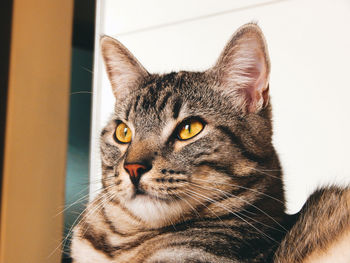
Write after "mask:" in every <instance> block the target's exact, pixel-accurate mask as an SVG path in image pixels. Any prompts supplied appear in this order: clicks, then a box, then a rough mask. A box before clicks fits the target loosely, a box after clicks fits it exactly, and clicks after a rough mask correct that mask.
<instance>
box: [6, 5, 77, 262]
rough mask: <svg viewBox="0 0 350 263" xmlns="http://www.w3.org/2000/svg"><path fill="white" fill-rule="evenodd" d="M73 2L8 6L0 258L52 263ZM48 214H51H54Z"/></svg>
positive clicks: (58, 231)
mask: <svg viewBox="0 0 350 263" xmlns="http://www.w3.org/2000/svg"><path fill="white" fill-rule="evenodd" d="M72 12H73V1H46V0H32V1H26V0H17V1H14V7H13V25H12V44H11V54H10V77H9V90H8V91H9V94H8V107H7V120H6V141H5V160H4V178H3V193H2V213H1V250H0V253H1V255H0V261H1V262H4V263H17V262H18V263H23V262H26V263H44V262H60V256H61V255H60V249H58V250H57V251H56V253H53V254H52V255H51V256H50V257H49V255H50V254H51V253H52V252H53V251H54V250H55V248H56V247H59V244H60V241H61V237H62V225H63V220H62V214H61V215H56V214H57V212H58V211H59V209H60V208H62V206H63V204H64V177H65V163H66V146H67V125H68V102H69V79H70V61H71V29H72ZM55 215H56V216H55Z"/></svg>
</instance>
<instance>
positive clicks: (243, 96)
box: [210, 23, 270, 113]
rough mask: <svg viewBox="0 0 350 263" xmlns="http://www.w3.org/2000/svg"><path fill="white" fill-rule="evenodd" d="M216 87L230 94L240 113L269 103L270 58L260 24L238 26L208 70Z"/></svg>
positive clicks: (252, 110)
mask: <svg viewBox="0 0 350 263" xmlns="http://www.w3.org/2000/svg"><path fill="white" fill-rule="evenodd" d="M210 71H211V72H213V73H214V74H216V77H217V79H218V81H219V89H221V90H222V92H223V93H224V94H227V95H228V96H229V97H231V98H232V99H233V100H234V102H233V103H235V104H236V105H237V107H239V108H240V110H242V111H243V112H245V113H247V112H254V113H256V112H258V111H259V110H261V109H262V108H264V107H265V106H266V105H267V104H268V100H269V94H268V93H269V92H268V90H269V74H270V61H269V55H268V51H267V46H266V42H265V38H264V36H263V33H262V32H261V29H260V28H259V26H257V25H256V24H254V23H249V24H246V25H244V26H242V27H241V28H239V29H238V30H237V31H236V33H235V34H234V35H233V37H232V38H231V40H230V41H229V42H228V43H227V45H226V47H225V48H224V50H223V52H222V53H221V55H220V57H219V59H218V61H217V63H216V65H215V66H214V67H213V68H212V69H211V70H210Z"/></svg>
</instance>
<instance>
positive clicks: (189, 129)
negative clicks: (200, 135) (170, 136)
mask: <svg viewBox="0 0 350 263" xmlns="http://www.w3.org/2000/svg"><path fill="white" fill-rule="evenodd" d="M185 129H186V130H188V133H191V124H186V125H185Z"/></svg>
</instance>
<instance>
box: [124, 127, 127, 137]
mask: <svg viewBox="0 0 350 263" xmlns="http://www.w3.org/2000/svg"><path fill="white" fill-rule="evenodd" d="M127 134H128V128H127V127H125V128H124V136H126V135H127Z"/></svg>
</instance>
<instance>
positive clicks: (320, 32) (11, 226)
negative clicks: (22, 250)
mask: <svg viewBox="0 0 350 263" xmlns="http://www.w3.org/2000/svg"><path fill="white" fill-rule="evenodd" d="M52 2H53V3H54V1H52ZM69 2H70V3H69V4H68V1H67V3H66V5H60V4H59V3H60V2H59V1H57V3H56V6H54V7H50V6H49V4H48V3H46V2H45V1H44V2H43V0H35V3H34V2H33V3H32V4H31V5H29V4H25V1H24V0H23V1H20V0H18V1H8V0H7V3H9V5H8V6H7V7H6V8H4V9H2V10H1V12H3V13H4V15H3V16H2V15H1V14H0V17H1V19H2V21H1V23H2V28H1V30H2V32H5V33H6V32H7V36H8V37H7V38H2V39H1V41H2V42H1V44H4V47H6V48H7V49H6V48H1V50H0V51H1V52H2V53H1V56H2V57H1V58H2V59H1V61H0V62H1V74H2V75H1V76H2V77H1V78H0V81H2V82H0V84H1V97H0V99H1V104H0V106H1V110H2V112H1V118H2V119H1V125H2V127H3V128H4V129H2V130H1V132H3V133H5V131H6V134H5V136H4V134H3V133H2V134H0V135H1V139H2V143H3V144H4V145H5V146H6V147H5V151H4V152H3V155H2V156H1V157H5V158H4V162H3V163H1V164H4V167H3V169H2V170H3V174H2V180H1V182H2V184H3V185H2V210H1V219H2V221H1V231H2V233H1V250H0V255H1V260H2V261H1V262H11V263H12V262H60V261H62V262H70V258H69V256H68V253H69V249H68V247H69V239H70V238H69V230H70V229H71V227H72V226H73V225H74V224H75V221H76V220H77V218H78V217H79V214H80V213H81V212H82V211H83V209H84V205H85V204H86V202H87V201H88V199H92V198H93V197H94V196H95V195H96V194H97V193H98V191H99V189H100V187H101V185H100V184H99V182H98V181H99V179H100V176H101V171H100V160H99V146H98V140H99V133H100V131H101V129H102V127H103V126H104V125H105V123H106V120H107V119H108V117H109V115H110V114H111V111H112V110H113V103H114V97H113V95H112V92H111V89H110V84H109V82H108V79H107V76H106V73H105V70H104V65H103V61H102V58H101V56H100V50H99V48H100V47H99V38H100V36H101V35H110V36H112V37H115V38H116V39H118V40H119V41H121V42H122V43H123V44H124V45H125V46H126V47H127V48H128V49H129V50H130V51H131V52H132V53H133V54H134V55H135V56H136V58H137V59H138V60H139V61H140V62H141V63H142V64H143V65H144V66H145V68H146V69H147V70H148V71H149V72H160V73H165V72H170V71H173V70H179V69H182V70H203V69H207V68H209V67H210V66H212V65H213V64H214V62H215V60H216V59H217V57H218V56H219V53H220V52H221V50H222V49H223V47H224V45H225V44H226V42H227V41H228V40H229V39H230V37H231V35H232V34H233V33H234V31H235V30H236V29H237V28H238V27H239V26H241V25H243V24H245V23H247V22H250V21H255V22H258V24H259V25H260V27H261V28H262V30H263V32H264V34H265V36H266V39H267V43H268V47H269V52H270V57H271V80H270V92H271V101H272V106H273V119H274V138H273V139H274V144H275V146H276V148H277V151H278V153H279V155H280V158H281V163H282V167H283V170H284V181H285V186H286V197H287V212H288V213H295V212H297V211H298V210H299V209H300V208H301V206H302V205H303V203H304V202H305V200H306V198H307V196H308V195H310V193H312V192H313V191H314V190H315V189H316V188H317V187H319V186H322V185H327V184H334V183H335V184H339V185H344V184H348V183H350V169H349V168H348V163H349V159H350V156H349V153H348V149H350V138H349V136H348V134H350V118H349V114H350V109H349V107H348V101H347V100H348V98H349V97H350V91H349V90H350V85H349V82H348V76H349V75H350V68H349V66H348V63H349V61H350V49H349V47H350V34H349V29H348V28H349V26H348V25H349V24H350V2H349V1H348V0H270V1H268V0H221V1H213V0H189V1H188V0H187V1H185V0H177V1H164V0H147V1H145V0H130V1H121V0H100V1H98V0H97V1H94V0H88V1H87V0H75V1H69ZM51 4H52V3H51ZM4 10H5V11H4ZM6 10H8V11H6ZM55 15H56V16H57V17H55ZM23 16H25V17H26V19H27V20H25V19H23ZM41 16H42V18H40V17H41ZM21 17H22V19H20V18H21ZM33 17H37V19H38V22H36V23H34V22H33V23H32V24H31V23H28V22H27V21H32V20H35V19H34V18H33ZM55 19H56V20H57V21H56V20H55ZM51 20H52V21H54V20H55V22H52V21H51ZM11 21H12V22H11ZM29 27H31V30H32V31H33V33H31V35H29V33H25V32H29V29H28V28H29ZM3 35H4V34H3ZM5 35H6V34H5ZM10 36H11V37H10ZM21 37H22V38H23V39H21ZM39 39H41V41H39ZM9 40H11V41H9ZM43 41H46V42H45V43H42V42H43ZM58 41H62V43H61V44H59V45H58V44H57V43H58ZM53 43H56V44H53ZM24 44H26V45H24ZM47 46H49V47H51V48H50V49H48V51H47V52H46V53H45V51H43V50H44V48H43V47H47ZM29 47H30V48H29ZM60 49H62V52H63V53H62V54H65V55H64V56H62V55H60V54H59V52H58V51H59V50H60ZM36 50H37V51H36ZM20 51H22V53H21V52H20ZM27 54H32V57H27V56H28V55H27ZM40 56H44V57H45V58H46V59H40ZM51 56H55V57H57V59H59V58H60V59H62V60H63V59H64V60H65V63H66V64H64V65H63V64H62V65H61V64H59V63H54V66H53V65H52V64H53V63H50V61H52V60H51ZM5 58H7V60H6V59H5ZM48 58H50V59H48ZM33 59H34V60H35V61H39V62H40V63H41V64H40V65H37V66H36V67H34V66H33V65H32V64H31V63H32V62H31V63H29V62H28V61H32V60H33ZM39 62H38V63H39ZM9 65H10V66H9ZM47 65H50V66H51V67H53V69H52V70H45V69H46V68H47V67H48V66H47ZM69 65H71V66H70V67H69ZM36 68H37V69H36ZM6 70H7V71H8V72H7V71H6ZM21 70H22V71H23V72H24V73H22V74H25V73H26V74H27V75H25V78H23V77H22V75H20V74H19V73H17V72H20V73H21V72H22V71H21ZM60 70H61V71H62V74H63V75H62V74H58V72H60ZM29 73H30V74H29ZM43 74H45V76H46V77H43ZM50 74H51V75H52V77H48V76H51V75H50ZM64 74H65V75H64ZM7 76H9V77H8V78H7ZM57 76H59V78H58V77H57ZM62 76H65V77H64V78H62ZM34 77H35V79H36V82H32V80H31V78H34ZM20 78H21V79H24V80H25V82H24V81H23V83H20V82H16V80H17V79H20ZM60 81H61V82H62V81H63V83H61V82H60ZM28 83H29V84H28ZM27 84H28V86H26V85H27ZM58 86H59V88H58V89H57V88H56V89H55V91H53V87H58ZM3 87H4V88H3ZM6 87H8V88H6ZM38 87H40V88H38ZM57 90H59V91H60V92H61V93H60V94H58V93H55V92H58V91H57ZM23 94H25V96H24V95H23ZM31 94H32V95H31ZM33 94H34V95H35V96H34V95H33ZM43 96H44V98H42V97H43ZM50 96H51V97H50ZM28 98H29V100H28ZM30 98H33V101H30ZM43 100H45V101H47V100H49V102H50V103H51V104H50V105H49V106H48V105H46V104H47V102H46V104H45V103H43V102H42V101H43ZM68 102H69V105H70V106H69V108H68ZM25 103H28V105H27V106H26V107H24V106H25V105H26V104H25ZM38 105H40V106H38ZM42 105H44V106H42ZM45 105H46V106H45ZM38 107H39V108H38ZM50 107H51V108H50ZM52 107H55V108H52ZM6 109H7V110H6ZM23 109H25V111H23ZM33 109H35V110H33ZM68 109H69V111H68ZM13 112H14V113H13ZM16 112H17V113H16ZM15 113H16V114H15ZM45 113H47V115H48V116H46V117H45V116H41V114H45ZM24 114H27V115H28V116H27V115H26V118H25V120H27V122H26V123H25V124H26V125H25V126H24V127H25V131H27V132H26V133H25V134H24V135H23V128H22V127H23V120H22V119H21V118H24ZM34 114H35V115H34ZM19 116H21V117H19ZM57 116H59V117H57ZM68 116H69V118H68ZM5 117H6V118H5ZM33 118H37V119H38V121H41V120H43V119H44V120H45V121H41V122H40V125H37V126H35V127H34V126H33V125H34V124H33V123H35V122H33V121H28V120H33ZM5 121H6V126H5ZM3 124H4V125H3ZM16 127H17V128H16ZM57 127H60V129H59V131H60V132H59V133H58V131H57ZM5 128H6V129H5ZM46 128H47V129H46ZM68 128H69V129H68ZM21 129H22V132H19V131H21ZM36 129H37V130H38V131H37V130H36ZM16 131H18V135H16V136H15V135H12V134H15V133H16ZM35 136H37V138H36V137H35ZM23 137H25V139H24V138H23ZM43 138H46V139H45V141H44V142H45V144H44V146H43V147H45V146H46V147H47V149H46V150H45V151H43V153H42V154H39V153H41V152H40V149H41V148H40V147H39V148H38V146H36V145H38V144H40V143H41V142H42V141H43ZM52 138H55V140H54V141H55V143H57V145H62V144H64V145H65V146H64V147H63V146H60V147H61V148H59V147H58V146H57V145H56V144H52V145H51V143H53V140H52ZM19 141H20V142H21V144H18V142H19ZM29 142H33V144H28V143H29ZM27 144H28V145H27ZM35 147H36V148H35ZM2 148H3V147H2ZM12 148H13V149H15V150H13V149H12ZM33 148H34V149H35V151H33V150H32V149H33ZM16 149H17V150H16ZM24 153H25V154H24ZM21 154H22V155H23V157H22V158H23V160H24V161H23V162H19V161H20V160H21V159H20V157H21V156H22V155H21ZM28 155H31V158H33V161H32V162H29V161H28V160H27V159H28ZM58 155H59V156H58ZM43 156H44V157H43ZM45 158H46V159H45ZM34 159H35V160H34ZM50 160H55V162H52V161H50ZM18 162H19V163H20V165H19V164H18ZM28 162H29V163H28ZM33 162H35V163H36V166H34V165H33ZM43 163H49V164H50V165H49V166H48V167H46V166H45V165H44V164H43ZM43 166H45V167H44V168H45V169H46V170H45V169H44V168H43ZM20 168H22V169H25V170H26V171H27V172H26V173H21V171H22V169H20ZM53 169H54V170H55V171H56V172H57V173H56V174H55V175H52V170H53ZM38 171H40V172H38ZM39 174H41V175H39ZM28 178H29V179H28ZM46 180H47V181H46ZM55 180H56V181H55ZM38 182H40V183H38ZM90 182H91V183H90ZM20 185H22V187H24V186H26V187H25V188H24V190H23V189H22V188H20ZM13 189H14V190H13ZM16 189H21V190H20V191H19V190H18V191H16ZM28 189H29V190H28ZM42 189H44V190H42ZM33 191H34V192H35V191H36V192H43V193H42V194H41V195H38V196H37V197H35V195H33V194H32V192H33ZM24 197H25V198H24ZM34 197H35V198H36V199H35V198H34ZM23 199H25V200H27V202H26V203H25V202H23ZM43 200H45V202H47V203H45V204H42V202H43ZM64 203H65V204H64ZM10 208H13V209H12V210H11V209H10ZM49 208H50V209H49ZM44 210H45V214H44V215H41V214H40V212H41V211H44ZM33 214H34V215H37V216H36V217H35V216H32V215H33ZM20 216H22V218H20V219H19V218H18V217H20ZM38 218H39V219H40V220H41V221H40V220H39V219H38ZM63 220H64V223H63ZM23 221H24V222H25V224H24V222H23ZM48 221H49V222H52V224H51V225H45V222H48ZM33 222H35V223H33ZM40 222H41V223H40ZM36 224H37V226H36ZM40 224H41V226H40ZM18 232H20V233H21V235H19V234H18ZM41 232H42V233H41ZM17 236H21V237H23V236H28V238H27V239H23V241H22V242H20V243H18V242H17V243H15V242H16V237H17ZM48 236H50V237H49V238H48ZM34 237H35V238H34ZM62 238H63V239H64V240H63V242H61V241H62ZM28 240H33V242H32V244H31V245H30V246H29V247H28V245H27V251H29V252H27V254H25V255H23V257H22V256H20V255H19V254H18V252H17V254H16V251H17V249H16V246H17V247H18V246H23V247H25V245H26V244H28ZM26 242H27V243H26ZM61 245H63V246H64V249H63V250H64V253H61V252H60V251H61V250H60V249H57V250H56V248H57V247H58V248H60V246H61ZM40 249H41V252H40V253H39V252H35V251H36V250H40ZM49 254H52V255H50V256H48V255H49ZM24 258H25V261H23V260H24ZM5 259H6V260H5Z"/></svg>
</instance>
